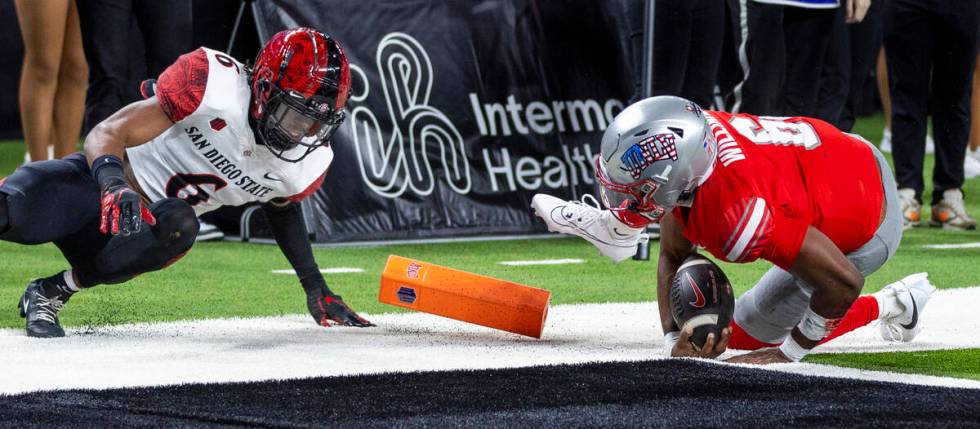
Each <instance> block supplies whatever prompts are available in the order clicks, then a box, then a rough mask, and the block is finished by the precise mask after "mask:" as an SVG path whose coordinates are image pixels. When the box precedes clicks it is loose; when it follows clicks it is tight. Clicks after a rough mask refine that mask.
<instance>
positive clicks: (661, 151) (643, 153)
mask: <svg viewBox="0 0 980 429" xmlns="http://www.w3.org/2000/svg"><path fill="white" fill-rule="evenodd" d="M665 159H670V160H672V161H677V145H676V144H675V138H674V135H673V134H671V133H663V134H657V135H655V136H653V137H649V138H646V139H643V140H640V141H639V142H638V143H636V144H634V145H633V146H631V147H630V148H629V149H626V151H625V152H623V156H622V157H621V158H620V161H622V165H621V166H620V169H622V170H623V171H625V172H627V173H629V174H630V177H632V178H633V179H639V178H640V176H641V175H642V174H643V170H645V169H646V168H647V167H649V166H650V165H651V164H653V163H654V162H657V161H662V160H665Z"/></svg>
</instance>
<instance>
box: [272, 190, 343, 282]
mask: <svg viewBox="0 0 980 429" xmlns="http://www.w3.org/2000/svg"><path fill="white" fill-rule="evenodd" d="M262 211H264V212H265V216H266V219H268V221H269V227H271V228H272V235H273V237H275V239H276V244H278V245H279V249H281V250H282V254H283V255H285V256H286V259H287V260H289V264H290V265H292V267H293V270H294V271H296V275H297V276H298V277H299V281H300V283H301V284H302V285H303V289H305V290H311V289H316V288H319V287H323V288H326V287H327V283H326V281H325V280H324V279H323V275H322V274H320V269H319V267H317V265H316V260H314V259H313V246H312V245H311V244H310V236H309V235H308V234H307V232H306V224H305V222H304V221H303V212H302V211H301V210H300V207H299V204H294V203H288V204H286V205H284V206H277V205H275V204H274V203H264V204H262Z"/></svg>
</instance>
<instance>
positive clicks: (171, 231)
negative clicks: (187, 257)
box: [150, 198, 201, 252]
mask: <svg viewBox="0 0 980 429" xmlns="http://www.w3.org/2000/svg"><path fill="white" fill-rule="evenodd" d="M150 212H152V213H153V216H154V217H156V219H157V224H156V225H154V226H153V228H152V229H153V234H154V235H155V236H156V237H157V240H159V241H160V242H161V243H164V245H165V246H166V247H176V248H178V249H182V250H180V252H184V251H186V250H187V249H190V248H191V245H193V244H194V240H195V239H197V232H198V230H199V229H200V228H201V224H200V222H198V220H197V214H196V213H195V212H194V209H193V208H191V206H190V205H188V204H187V203H186V202H184V201H183V200H179V199H176V198H166V199H163V200H160V201H157V202H156V203H153V205H151V206H150Z"/></svg>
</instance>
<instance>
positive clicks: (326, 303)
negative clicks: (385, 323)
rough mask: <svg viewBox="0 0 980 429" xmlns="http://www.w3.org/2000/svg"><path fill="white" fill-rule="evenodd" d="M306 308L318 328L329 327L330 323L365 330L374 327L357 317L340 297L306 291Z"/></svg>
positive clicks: (319, 291)
mask: <svg viewBox="0 0 980 429" xmlns="http://www.w3.org/2000/svg"><path fill="white" fill-rule="evenodd" d="M306 307H307V308H308V309H309V310H310V315H311V316H313V320H316V323H317V324H319V325H320V326H327V327H329V326H330V323H329V322H330V321H332V322H333V323H334V324H337V325H343V326H355V327H358V328H367V327H370V326H374V324H373V323H371V322H368V321H367V319H365V318H363V317H361V316H358V315H357V313H355V312H354V310H351V308H350V307H348V306H347V304H346V303H345V302H344V300H343V298H341V297H340V295H335V294H332V293H329V292H327V293H324V292H323V291H322V290H313V291H307V293H306Z"/></svg>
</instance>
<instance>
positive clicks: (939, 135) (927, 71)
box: [885, 0, 978, 230]
mask: <svg viewBox="0 0 980 429" xmlns="http://www.w3.org/2000/svg"><path fill="white" fill-rule="evenodd" d="M977 12H978V2H977V0H891V1H890V2H889V3H888V4H887V5H886V10H885V56H886V59H887V62H888V81H889V89H890V90H891V91H890V92H891V99H892V121H891V124H892V148H893V157H894V161H895V176H896V179H897V182H898V187H899V194H900V197H901V202H902V213H903V215H904V225H905V226H906V227H913V226H918V225H919V224H920V222H921V214H920V211H921V207H922V194H923V189H924V187H925V183H924V180H923V177H922V176H923V160H924V158H925V138H926V118H927V115H928V114H929V112H930V111H931V112H932V120H933V132H934V133H935V139H936V165H935V167H934V168H933V171H932V184H933V192H932V202H931V206H932V216H931V218H930V220H929V224H930V225H931V226H935V227H940V226H941V227H943V228H946V229H967V230H972V229H976V226H977V222H976V221H975V220H974V219H973V218H972V217H970V215H969V214H968V213H967V212H966V207H965V206H964V204H963V198H964V197H963V191H962V189H961V188H962V186H963V180H964V175H963V163H964V157H965V156H966V145H967V140H968V139H969V132H970V110H969V109H970V95H971V92H972V91H971V89H972V86H973V79H972V77H973V69H974V67H975V65H976V61H977Z"/></svg>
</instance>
